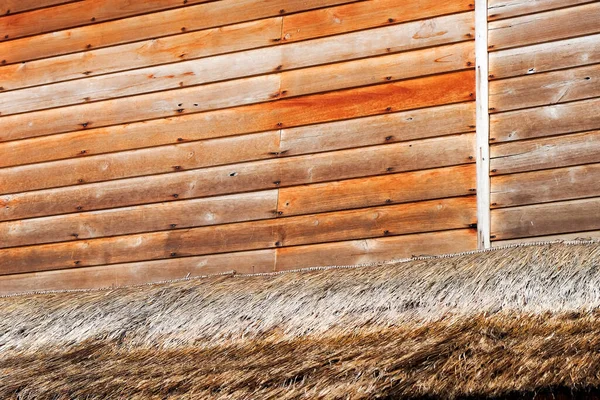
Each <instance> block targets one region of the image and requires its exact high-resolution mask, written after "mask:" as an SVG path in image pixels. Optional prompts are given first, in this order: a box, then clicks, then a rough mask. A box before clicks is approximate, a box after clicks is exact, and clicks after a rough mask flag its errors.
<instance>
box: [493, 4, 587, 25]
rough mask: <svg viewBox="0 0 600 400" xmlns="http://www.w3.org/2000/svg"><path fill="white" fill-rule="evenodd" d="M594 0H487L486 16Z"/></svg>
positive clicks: (531, 12)
mask: <svg viewBox="0 0 600 400" xmlns="http://www.w3.org/2000/svg"><path fill="white" fill-rule="evenodd" d="M594 1H596V0H533V1H532V0H489V1H488V18H489V20H490V21H494V20H498V19H503V18H510V17H517V16H519V15H524V14H534V13H538V12H542V11H549V10H555V9H557V8H563V7H568V6H575V5H578V4H586V3H592V2H594Z"/></svg>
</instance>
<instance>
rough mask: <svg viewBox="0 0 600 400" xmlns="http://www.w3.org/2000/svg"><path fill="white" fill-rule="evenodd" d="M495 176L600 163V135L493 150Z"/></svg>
mask: <svg viewBox="0 0 600 400" xmlns="http://www.w3.org/2000/svg"><path fill="white" fill-rule="evenodd" d="M491 157H492V159H491V165H490V167H491V171H490V174H491V175H501V174H512V173H515V172H525V171H533V170H538V169H548V168H558V167H566V166H569V165H579V164H589V163H595V162H600V131H591V132H585V133H577V134H572V135H562V136H556V137H550V138H541V139H534V140H527V141H521V142H517V143H503V144H498V145H496V146H492V149H491Z"/></svg>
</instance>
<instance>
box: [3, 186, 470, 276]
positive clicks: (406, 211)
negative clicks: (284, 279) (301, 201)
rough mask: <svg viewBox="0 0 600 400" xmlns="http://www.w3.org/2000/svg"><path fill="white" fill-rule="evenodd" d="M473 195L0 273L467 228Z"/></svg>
mask: <svg viewBox="0 0 600 400" xmlns="http://www.w3.org/2000/svg"><path fill="white" fill-rule="evenodd" d="M475 213H476V204H475V197H474V196H467V197H458V198H451V199H443V200H432V201H426V202H419V203H408V204H400V205H391V206H386V207H378V208H367V209H359V210H349V211H341V212H334V213H324V214H316V215H307V216H299V217H289V218H278V219H274V220H273V219H271V220H263V221H256V222H242V223H237V224H227V225H218V226H209V227H202V228H194V229H189V230H174V231H166V232H155V233H148V234H137V235H130V236H115V237H110V238H102V239H91V240H85V241H76V242H67V243H54V244H44V245H38V246H27V247H16V248H9V249H2V250H0V265H2V267H3V268H2V271H1V272H0V274H4V275H8V274H12V273H20V272H38V271H42V270H55V269H64V268H72V267H75V266H76V267H84V266H94V265H105V264H114V263H123V262H130V261H146V260H154V259H167V258H172V257H180V256H192V255H203V254H214V253H225V252H232V251H243V250H254V249H267V248H275V247H282V246H295V245H302V244H313V243H323V242H333V241H343V240H353V239H364V238H371V237H383V236H388V235H389V236H392V235H401V234H408V233H420V232H428V231H437V230H449V229H459V228H467V227H469V226H470V225H471V224H473V223H474V222H475V220H476V215H475Z"/></svg>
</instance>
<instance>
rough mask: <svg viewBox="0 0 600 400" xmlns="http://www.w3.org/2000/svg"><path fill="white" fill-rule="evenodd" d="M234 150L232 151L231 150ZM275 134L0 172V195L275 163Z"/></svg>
mask: <svg viewBox="0 0 600 400" xmlns="http://www.w3.org/2000/svg"><path fill="white" fill-rule="evenodd" d="M232 149H235V151H232ZM278 153H279V131H268V132H262V133H256V134H252V135H244V136H233V137H228V138H222V139H211V140H205V141H199V142H191V143H180V144H175V145H170V146H163V147H151V148H147V149H140V150H130V151H126V152H120V153H109V154H103V155H98V156H92V157H83V158H72V159H69V160H62V161H54V162H50V163H42V164H31V165H24V166H19V167H12V168H3V169H0V193H1V194H7V193H18V192H25V191H31V190H40V189H48V188H54V187H62V186H71V185H80V184H83V183H91V182H102V181H110V180H114V179H122V178H129V177H134V176H144V175H155V174H162V173H169V172H181V171H186V170H190V169H197V168H205V167H212V166H217V165H224V164H235V163H240V162H247V161H255V160H263V159H269V158H276V157H277V155H278Z"/></svg>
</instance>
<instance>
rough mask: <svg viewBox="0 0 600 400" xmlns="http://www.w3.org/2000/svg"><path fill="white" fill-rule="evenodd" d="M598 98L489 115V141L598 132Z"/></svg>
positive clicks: (599, 122)
mask: <svg viewBox="0 0 600 400" xmlns="http://www.w3.org/2000/svg"><path fill="white" fill-rule="evenodd" d="M599 108H600V99H592V100H585V101H576V102H572V103H567V104H557V105H552V106H545V107H537V108H531V109H526V110H518V111H511V112H507V113H502V114H495V115H491V116H490V130H491V131H490V132H491V134H490V140H492V141H493V142H496V143H499V142H508V141H513V140H523V139H532V138H536V137H544V136H551V135H558V134H562V133H571V132H581V131H586V130H592V129H600V114H598V112H597V111H598V109H599Z"/></svg>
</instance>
